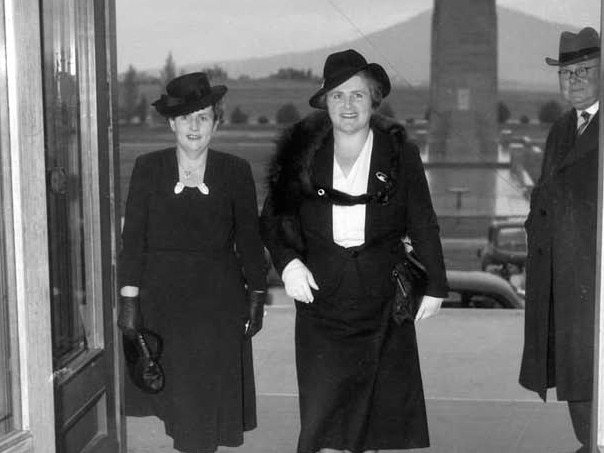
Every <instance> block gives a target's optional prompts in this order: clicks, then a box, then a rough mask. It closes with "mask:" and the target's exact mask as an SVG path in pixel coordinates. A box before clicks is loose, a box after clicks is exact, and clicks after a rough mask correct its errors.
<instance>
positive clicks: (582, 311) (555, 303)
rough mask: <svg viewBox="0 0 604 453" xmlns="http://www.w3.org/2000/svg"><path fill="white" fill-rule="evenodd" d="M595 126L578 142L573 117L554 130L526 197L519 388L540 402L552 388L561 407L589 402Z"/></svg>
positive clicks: (593, 123)
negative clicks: (528, 202)
mask: <svg viewBox="0 0 604 453" xmlns="http://www.w3.org/2000/svg"><path fill="white" fill-rule="evenodd" d="M598 124H599V115H596V116H595V117H594V118H593V119H592V121H591V122H590V124H589V126H588V127H587V129H586V130H585V131H584V132H583V133H582V134H581V135H580V136H578V137H576V139H575V129H576V112H575V110H571V111H569V112H567V113H566V114H564V115H563V117H562V118H561V119H560V120H559V121H557V122H556V123H555V124H554V125H553V126H552V129H551V131H550V133H549V136H548V139H547V142H546V147H545V155H544V161H543V169H542V172H541V177H540V179H539V182H538V183H537V185H536V187H535V188H534V190H533V192H532V194H531V209H530V213H529V216H528V219H527V221H526V225H525V226H526V231H527V237H528V257H527V266H526V272H527V281H526V310H525V343H524V353H523V357H522V366H521V371H520V383H521V384H522V385H523V386H525V387H526V388H528V389H530V390H534V391H536V392H538V393H539V395H540V396H541V397H542V398H545V394H546V391H547V388H548V387H552V386H554V385H555V386H556V387H557V393H558V398H559V399H561V400H587V399H590V398H591V393H592V385H593V383H592V380H593V353H594V306H595V305H594V304H595V301H594V299H595V297H594V296H595V272H596V267H595V262H596V232H597V231H596V230H597V205H598V127H599V125H598ZM552 327H553V328H552ZM548 354H549V360H548ZM548 365H549V366H548Z"/></svg>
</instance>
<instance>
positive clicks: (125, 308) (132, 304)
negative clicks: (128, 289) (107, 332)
mask: <svg viewBox="0 0 604 453" xmlns="http://www.w3.org/2000/svg"><path fill="white" fill-rule="evenodd" d="M117 326H118V327H119V328H120V330H121V331H122V333H123V334H124V335H126V336H128V337H131V338H132V337H134V336H135V335H136V333H137V332H138V331H139V330H140V329H142V327H143V316H142V314H141V306H140V299H139V298H138V296H137V297H127V296H120V310H119V315H118V318H117Z"/></svg>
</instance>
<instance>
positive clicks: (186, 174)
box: [178, 162, 205, 179]
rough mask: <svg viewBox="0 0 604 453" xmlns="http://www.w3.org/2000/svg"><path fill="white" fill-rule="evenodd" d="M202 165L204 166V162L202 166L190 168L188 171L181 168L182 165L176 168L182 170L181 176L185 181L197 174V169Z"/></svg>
mask: <svg viewBox="0 0 604 453" xmlns="http://www.w3.org/2000/svg"><path fill="white" fill-rule="evenodd" d="M204 165H205V162H204V163H202V164H200V165H198V166H197V167H194V168H191V169H189V170H187V169H186V168H184V167H183V166H182V165H180V164H179V165H178V167H179V168H180V169H181V170H182V174H183V176H184V177H185V179H189V178H191V176H192V175H193V174H195V173H197V172H198V171H199V169H200V168H201V167H203V166H204Z"/></svg>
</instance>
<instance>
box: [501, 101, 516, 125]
mask: <svg viewBox="0 0 604 453" xmlns="http://www.w3.org/2000/svg"><path fill="white" fill-rule="evenodd" d="M511 116H512V114H511V113H510V109H509V108H508V106H507V105H505V104H504V103H503V102H498V103H497V121H498V122H499V124H503V123H505V122H506V121H507V120H509V119H510V117H511Z"/></svg>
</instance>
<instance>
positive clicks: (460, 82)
mask: <svg viewBox="0 0 604 453" xmlns="http://www.w3.org/2000/svg"><path fill="white" fill-rule="evenodd" d="M430 70H431V73H430V107H429V108H430V128H429V134H428V156H429V157H428V158H429V160H430V161H431V162H456V163H463V162H495V161H496V160H497V11H496V7H495V0H434V10H433V15H432V55H431V67H430Z"/></svg>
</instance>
